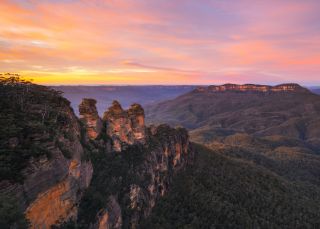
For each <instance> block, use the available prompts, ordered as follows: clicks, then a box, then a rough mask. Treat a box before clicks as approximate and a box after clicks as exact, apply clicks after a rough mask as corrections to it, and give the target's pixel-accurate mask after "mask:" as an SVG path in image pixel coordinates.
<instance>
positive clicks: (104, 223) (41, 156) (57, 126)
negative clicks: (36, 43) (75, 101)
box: [0, 82, 194, 229]
mask: <svg viewBox="0 0 320 229" xmlns="http://www.w3.org/2000/svg"><path fill="white" fill-rule="evenodd" d="M0 83H1V82H0ZM2 86H3V87H2V89H3V91H6V94H5V95H6V96H2V97H1V98H0V99H4V98H5V100H4V101H1V102H2V104H5V105H6V106H7V107H8V108H7V109H11V110H9V111H10V112H11V113H12V114H14V116H12V117H11V116H8V115H7V113H6V112H7V111H8V110H5V109H4V110H2V111H0V112H2V113H0V115H1V117H4V118H6V120H5V123H6V124H7V125H8V126H9V124H10V127H11V129H12V130H13V131H16V132H12V133H14V134H12V133H11V132H10V134H8V133H7V131H6V130H5V131H2V132H1V139H0V143H1V147H2V149H1V152H4V153H3V154H2V155H1V156H2V157H3V158H4V159H5V160H3V161H4V162H1V165H4V166H3V167H2V168H1V172H2V171H4V172H3V174H2V173H1V178H2V179H1V180H0V196H1V201H6V198H3V196H4V197H9V196H10V197H11V196H12V198H13V199H14V201H15V202H17V207H15V209H14V211H17V212H19V217H20V218H21V220H22V221H24V223H25V218H26V219H27V220H28V221H29V222H30V228H44V229H48V228H51V227H52V226H53V225H57V226H60V225H61V224H63V223H66V222H67V221H68V222H69V221H70V222H73V223H74V224H75V226H76V227H77V226H79V227H81V228H99V229H102V228H123V227H124V228H137V226H138V225H139V223H140V222H141V220H143V219H145V218H146V217H147V216H148V215H149V214H150V212H151V209H152V208H153V207H154V206H155V204H156V202H157V200H158V199H159V198H161V197H162V196H163V195H164V194H165V193H166V192H167V190H168V189H169V187H170V184H171V183H172V179H173V176H174V174H175V173H176V172H177V171H179V170H181V169H184V168H185V167H186V166H187V165H188V164H189V163H192V160H193V154H194V153H193V150H192V147H191V145H190V144H189V137H188V133H187V131H186V130H184V129H181V128H178V129H174V128H170V127H169V126H166V125H160V126H158V127H150V128H146V127H145V120H144V110H143V108H142V107H141V106H140V105H139V104H133V105H132V106H131V107H130V108H129V109H128V110H123V109H122V107H121V105H120V104H119V103H118V102H117V101H114V102H113V104H112V106H111V107H110V108H109V109H108V111H107V112H105V114H104V118H103V121H104V122H103V123H102V121H101V119H100V117H99V116H98V113H97V109H96V106H95V104H96V101H95V100H93V99H83V100H82V103H81V104H80V106H79V110H80V119H78V118H77V117H76V116H75V114H74V112H73V110H72V108H71V107H70V102H69V101H67V100H66V99H64V98H63V97H62V96H61V94H60V93H59V92H56V91H54V90H52V89H49V88H47V87H44V86H39V85H33V84H31V83H30V84H26V85H25V87H26V90H25V91H22V90H21V87H23V86H24V85H23V84H21V83H19V86H18V87H16V85H10V86H9V87H7V88H6V86H5V85H2ZM20 91H22V92H23V96H24V99H25V101H24V104H23V105H24V106H23V107H22V106H21V101H18V102H19V103H17V100H14V99H7V98H9V97H10V98H16V96H17V95H19V93H20ZM1 93H3V92H2V91H1ZM15 103H16V104H15ZM11 104H12V106H10V105H11ZM21 110H22V111H23V112H21ZM16 117H19V118H16ZM80 121H81V122H82V123H83V125H81V123H80ZM17 127H18V128H17ZM83 130H85V131H83ZM89 139H90V140H89ZM110 145H113V149H111V147H110ZM115 151H117V152H118V153H115ZM94 185H96V186H94ZM89 186H90V188H89V189H87V188H88V187H89ZM105 190H107V191H105ZM90 195H91V196H90ZM86 198H87V199H86ZM90 198H91V199H90ZM95 198H98V200H97V199H95ZM88 200H89V201H88ZM90 200H94V201H90ZM86 201H87V202H86ZM97 202H98V204H97ZM8 203H10V202H7V203H6V204H2V203H1V204H0V205H1V206H4V205H6V206H9V205H8ZM82 203H85V204H84V206H85V207H84V209H83V208H81V206H83V205H82ZM90 204H93V205H92V206H91V205H90ZM88 205H90V206H91V207H92V208H89V209H90V212H87V211H88V208H86V206H88ZM9 207H11V206H9ZM1 210H3V209H1ZM10 210H11V209H10ZM20 213H21V214H20ZM23 213H24V214H23ZM86 215H90V217H86ZM12 217H16V216H12ZM24 217H25V218H24ZM20 218H19V220H20ZM15 220H16V219H15ZM8 222H9V223H12V220H11V219H10V220H8ZM1 223H2V222H1ZM10 227H11V228H16V225H10ZM24 227H25V226H23V227H22V228H24Z"/></svg>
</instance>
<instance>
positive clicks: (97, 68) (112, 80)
mask: <svg viewBox="0 0 320 229" xmlns="http://www.w3.org/2000/svg"><path fill="white" fill-rule="evenodd" d="M0 12H1V16H0V72H14V73H20V74H21V75H22V76H24V77H27V78H28V77H29V78H32V79H34V82H36V83H41V84H72V85H75V84H90V85H99V84H220V83H226V82H233V83H248V82H249V83H265V84H277V83H283V82H296V83H300V84H303V85H316V84H320V76H319V75H320V74H319V73H320V23H319V21H320V14H319V12H320V1H318V0H305V1H300V0H283V1H278V0H270V1H256V0H237V1H231V0H225V1H222V0H212V1H210V0H200V1H199V0H185V1H180V0H176V1H160V0H137V1H131V0H119V1H116V0H96V1H94V0H92V1H91V0H79V1H76V0H43V1H40V0H39V1H37V0H2V1H1V3H0Z"/></svg>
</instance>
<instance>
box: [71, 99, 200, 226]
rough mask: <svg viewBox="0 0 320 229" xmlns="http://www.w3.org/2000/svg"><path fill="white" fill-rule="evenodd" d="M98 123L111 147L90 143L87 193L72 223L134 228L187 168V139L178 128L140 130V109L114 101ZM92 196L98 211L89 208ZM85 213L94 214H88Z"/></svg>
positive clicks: (189, 149)
mask: <svg viewBox="0 0 320 229" xmlns="http://www.w3.org/2000/svg"><path fill="white" fill-rule="evenodd" d="M103 120H104V127H103V128H102V133H101V134H102V135H104V134H106V136H107V138H108V139H111V143H112V144H113V147H112V150H111V151H110V150H108V149H107V147H104V144H101V140H100V139H99V138H97V139H96V140H95V141H94V142H92V144H95V145H96V146H98V147H97V148H98V150H93V151H92V152H91V153H92V154H93V155H94V158H95V160H93V165H94V175H93V180H92V183H91V186H90V187H89V189H90V191H89V192H87V193H86V195H85V196H84V198H83V200H82V202H81V203H80V212H79V216H78V221H77V224H78V225H80V226H82V227H85V228H137V226H138V225H139V223H140V222H141V221H142V220H143V219H145V218H146V217H148V215H149V214H150V213H151V210H152V208H153V207H154V206H155V205H156V202H157V200H158V199H159V198H161V197H162V196H163V195H164V194H165V193H166V192H167V190H168V189H169V188H170V184H171V182H172V178H173V176H174V174H175V173H176V172H177V171H179V170H181V169H184V168H185V167H186V166H187V165H188V164H190V163H192V161H193V157H194V152H193V149H192V147H191V144H190V142H189V136H188V133H187V131H186V130H185V129H182V128H177V129H174V128H171V127H169V126H167V125H160V126H150V127H146V126H145V123H144V110H143V108H142V107H141V106H140V105H138V104H133V105H132V106H131V107H130V108H129V109H128V110H123V109H122V107H121V105H120V104H119V103H118V102H117V101H114V102H113V104H112V106H111V107H110V108H108V110H107V111H106V112H105V114H104V118H103ZM93 148H94V147H93ZM95 149H96V148H95ZM104 184H107V185H104ZM98 195H99V196H102V199H99V201H100V203H103V208H101V206H100V204H97V205H96V204H95V203H97V202H98V200H96V196H98ZM98 205H99V206H98ZM88 208H89V209H94V211H91V212H90V214H88V213H87V212H86V209H88Z"/></svg>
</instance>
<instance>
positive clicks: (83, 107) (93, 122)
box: [79, 98, 102, 139]
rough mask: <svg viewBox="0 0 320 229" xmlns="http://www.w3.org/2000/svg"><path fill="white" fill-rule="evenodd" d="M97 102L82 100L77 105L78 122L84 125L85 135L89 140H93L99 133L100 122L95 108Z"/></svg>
mask: <svg viewBox="0 0 320 229" xmlns="http://www.w3.org/2000/svg"><path fill="white" fill-rule="evenodd" d="M96 103H97V101H96V100H94V99H88V98H85V99H82V102H81V104H80V105H79V114H80V120H81V121H82V122H83V123H84V125H85V127H86V130H87V135H88V137H89V138H90V139H95V138H97V136H98V135H99V134H100V132H101V128H102V121H101V119H100V117H99V115H98V111H97V108H96Z"/></svg>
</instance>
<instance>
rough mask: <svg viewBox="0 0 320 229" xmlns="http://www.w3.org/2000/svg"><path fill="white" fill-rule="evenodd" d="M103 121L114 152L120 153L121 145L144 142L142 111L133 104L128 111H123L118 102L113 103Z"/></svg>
mask: <svg viewBox="0 0 320 229" xmlns="http://www.w3.org/2000/svg"><path fill="white" fill-rule="evenodd" d="M103 120H104V121H105V122H106V131H107V135H108V136H110V137H111V138H112V140H113V149H114V150H115V151H117V152H120V151H121V149H122V144H123V143H125V144H129V145H132V144H134V143H138V142H140V143H143V142H144V141H145V121H144V110H143V108H142V107H141V106H140V105H138V104H133V105H132V106H131V107H130V108H129V109H128V110H123V109H122V107H121V105H120V104H119V102H118V101H113V103H112V106H111V107H109V109H108V110H107V111H106V112H105V113H104V116H103Z"/></svg>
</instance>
